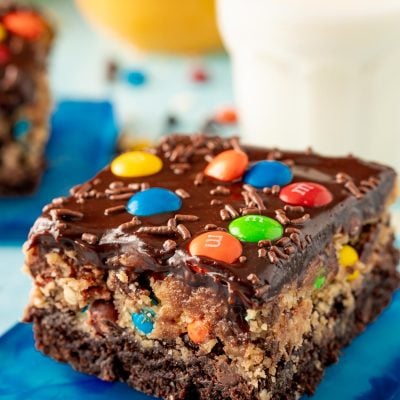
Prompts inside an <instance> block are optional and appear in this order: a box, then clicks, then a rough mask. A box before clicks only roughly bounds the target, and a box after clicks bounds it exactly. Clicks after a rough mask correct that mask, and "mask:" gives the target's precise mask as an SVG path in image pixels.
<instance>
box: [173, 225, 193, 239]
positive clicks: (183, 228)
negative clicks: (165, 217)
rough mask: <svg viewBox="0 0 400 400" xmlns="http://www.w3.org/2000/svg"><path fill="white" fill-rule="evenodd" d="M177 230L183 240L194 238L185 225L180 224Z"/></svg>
mask: <svg viewBox="0 0 400 400" xmlns="http://www.w3.org/2000/svg"><path fill="white" fill-rule="evenodd" d="M176 229H177V230H178V233H179V234H180V235H181V236H182V239H183V240H187V239H190V238H191V237H192V235H191V233H190V231H189V229H188V228H186V226H185V225H183V224H179V225H178V226H177V227H176Z"/></svg>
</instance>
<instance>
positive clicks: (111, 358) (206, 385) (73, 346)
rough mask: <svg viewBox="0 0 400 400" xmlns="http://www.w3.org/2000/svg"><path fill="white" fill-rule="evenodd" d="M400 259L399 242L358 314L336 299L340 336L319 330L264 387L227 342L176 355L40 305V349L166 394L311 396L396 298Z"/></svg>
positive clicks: (368, 286)
mask: <svg viewBox="0 0 400 400" xmlns="http://www.w3.org/2000/svg"><path fill="white" fill-rule="evenodd" d="M397 261H398V254H397V251H396V250H395V249H394V248H393V247H392V244H389V245H387V247H386V249H382V250H381V252H380V258H379V260H378V261H377V263H376V265H375V267H374V268H373V269H372V270H371V271H370V272H369V273H368V274H367V275H366V276H365V278H364V280H363V286H362V288H361V289H360V290H359V291H357V293H354V301H355V307H354V309H353V310H352V312H351V313H348V312H345V306H344V304H343V301H342V300H343V299H341V298H340V296H338V298H336V299H335V302H334V305H333V306H332V308H331V310H330V313H331V317H333V319H334V321H335V323H334V325H333V326H332V327H330V328H329V329H330V330H331V331H333V335H329V336H330V338H329V339H326V340H322V341H320V342H319V343H318V344H316V343H315V341H314V340H313V336H312V334H310V335H309V336H308V337H306V338H304V340H303V344H302V345H301V346H300V347H299V348H298V349H296V350H295V351H294V353H293V354H292V356H291V358H290V360H289V361H286V362H283V361H282V362H281V363H279V364H278V368H277V371H276V374H275V377H274V379H273V380H271V379H269V378H267V379H261V380H260V381H259V387H258V388H257V389H255V388H254V387H253V386H251V385H250V384H249V383H248V381H247V380H246V379H245V378H243V377H242V376H241V375H239V374H238V373H237V372H236V371H235V370H234V369H233V368H232V365H231V363H230V360H229V359H228V358H227V357H226V356H225V355H224V351H223V349H222V347H221V346H215V348H214V349H213V351H212V353H210V354H207V355H204V356H202V355H196V356H195V357H194V356H189V357H187V358H186V359H185V360H183V359H176V358H174V357H172V355H171V354H172V351H170V350H171V349H172V347H173V346H174V345H175V343H174V344H171V345H169V344H168V343H167V342H165V343H158V345H157V346H152V347H151V348H146V346H143V343H139V342H138V341H137V339H135V337H134V336H133V335H132V334H131V333H129V331H127V330H125V329H122V328H119V327H117V326H110V329H109V332H108V333H107V334H106V335H105V336H99V335H97V336H93V335H92V334H90V333H88V332H86V331H85V330H83V329H82V327H81V326H80V325H79V324H78V323H77V321H76V314H74V313H73V312H62V311H58V310H57V309H55V308H52V309H39V308H34V307H33V308H31V309H30V315H29V319H30V320H32V321H33V322H34V330H35V337H36V345H37V348H38V349H39V350H41V351H42V352H44V353H45V354H48V355H50V356H51V357H53V358H55V359H57V360H60V361H65V362H68V363H70V364H71V365H72V366H73V367H74V368H75V369H77V370H78V371H81V372H85V373H88V374H93V375H97V376H99V377H100V378H101V379H104V380H120V381H122V382H127V383H128V384H129V385H130V386H132V387H134V388H136V389H139V390H141V391H143V392H146V393H149V394H153V395H155V396H158V397H162V398H164V399H168V400H172V399H175V400H178V399H179V400H200V399H210V400H211V399H212V400H223V399H225V400H226V399H228V400H253V399H261V400H270V399H296V398H298V397H299V395H301V394H303V393H313V391H314V390H315V388H316V386H317V385H318V383H319V381H320V380H321V378H322V376H323V372H324V368H325V367H326V366H327V365H329V364H332V363H333V362H335V361H336V360H337V359H338V356H339V353H340V349H341V348H343V347H344V346H346V345H347V344H348V343H349V342H350V341H351V340H352V338H354V337H355V336H356V335H357V334H359V333H360V332H361V331H362V330H363V329H364V328H365V327H366V325H367V324H368V323H369V322H371V321H372V320H373V319H375V318H376V317H377V316H378V315H379V313H380V312H381V311H382V309H383V308H384V307H385V306H387V304H388V303H389V302H390V299H391V296H392V293H393V291H394V290H395V289H396V288H397V287H398V275H397V273H396V265H397Z"/></svg>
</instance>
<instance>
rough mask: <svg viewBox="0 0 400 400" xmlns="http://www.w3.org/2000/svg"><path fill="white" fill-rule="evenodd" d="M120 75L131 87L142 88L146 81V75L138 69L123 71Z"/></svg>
mask: <svg viewBox="0 0 400 400" xmlns="http://www.w3.org/2000/svg"><path fill="white" fill-rule="evenodd" d="M121 74H122V78H123V79H124V80H125V81H126V82H127V83H129V84H130V85H131V86H142V85H144V84H145V83H146V81H147V76H146V74H145V73H144V72H143V71H141V70H139V69H133V70H125V71H122V73H121Z"/></svg>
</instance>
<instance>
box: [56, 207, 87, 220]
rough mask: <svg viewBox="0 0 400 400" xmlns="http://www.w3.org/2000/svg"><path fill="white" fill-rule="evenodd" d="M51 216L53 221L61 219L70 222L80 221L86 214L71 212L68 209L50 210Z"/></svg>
mask: <svg viewBox="0 0 400 400" xmlns="http://www.w3.org/2000/svg"><path fill="white" fill-rule="evenodd" d="M50 216H51V217H52V219H53V221H55V220H57V219H59V218H61V219H67V220H68V221H79V220H81V219H83V217H84V214H83V213H82V212H79V211H74V210H70V209H68V208H58V209H55V210H50Z"/></svg>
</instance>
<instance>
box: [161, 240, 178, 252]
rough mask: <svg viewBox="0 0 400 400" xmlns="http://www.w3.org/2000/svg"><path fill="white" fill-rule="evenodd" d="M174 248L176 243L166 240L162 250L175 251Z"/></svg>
mask: <svg viewBox="0 0 400 400" xmlns="http://www.w3.org/2000/svg"><path fill="white" fill-rule="evenodd" d="M176 246H177V244H176V242H175V241H174V240H171V239H168V240H166V241H165V242H164V243H163V249H164V250H165V251H166V252H169V251H172V250H175V249H176Z"/></svg>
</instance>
